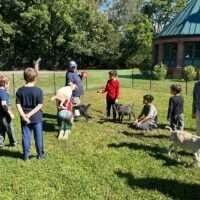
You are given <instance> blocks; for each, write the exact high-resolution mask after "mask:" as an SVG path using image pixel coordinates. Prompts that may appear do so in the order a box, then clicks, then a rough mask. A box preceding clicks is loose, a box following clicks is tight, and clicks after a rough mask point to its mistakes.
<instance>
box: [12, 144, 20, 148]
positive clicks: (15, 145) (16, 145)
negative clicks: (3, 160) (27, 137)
mask: <svg viewBox="0 0 200 200" xmlns="http://www.w3.org/2000/svg"><path fill="white" fill-rule="evenodd" d="M18 146H19V145H18V144H17V143H12V144H10V148H13V147H18Z"/></svg>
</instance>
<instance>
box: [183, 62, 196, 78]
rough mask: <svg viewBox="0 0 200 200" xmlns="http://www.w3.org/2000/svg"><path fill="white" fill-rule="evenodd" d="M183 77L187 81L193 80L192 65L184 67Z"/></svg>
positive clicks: (193, 69) (194, 72) (193, 68)
mask: <svg viewBox="0 0 200 200" xmlns="http://www.w3.org/2000/svg"><path fill="white" fill-rule="evenodd" d="M183 77H184V79H185V80H187V81H193V80H194V79H195V77H196V71H195V67H194V66H192V65H190V66H186V67H184V73H183Z"/></svg>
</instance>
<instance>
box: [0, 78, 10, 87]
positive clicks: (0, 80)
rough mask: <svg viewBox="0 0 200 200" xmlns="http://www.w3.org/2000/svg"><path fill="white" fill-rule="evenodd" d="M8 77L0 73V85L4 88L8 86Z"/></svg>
mask: <svg viewBox="0 0 200 200" xmlns="http://www.w3.org/2000/svg"><path fill="white" fill-rule="evenodd" d="M9 82H10V80H9V78H8V77H7V76H6V75H0V87H4V88H5V89H6V90H7V89H8V88H9Z"/></svg>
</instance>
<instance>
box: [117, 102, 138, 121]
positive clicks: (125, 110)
mask: <svg viewBox="0 0 200 200" xmlns="http://www.w3.org/2000/svg"><path fill="white" fill-rule="evenodd" d="M114 106H115V109H116V110H117V112H118V117H119V119H118V120H119V123H122V122H123V118H124V115H129V120H131V115H133V117H134V118H135V114H134V112H133V106H134V104H131V105H122V104H115V105H114Z"/></svg>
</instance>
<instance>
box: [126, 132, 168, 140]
mask: <svg viewBox="0 0 200 200" xmlns="http://www.w3.org/2000/svg"><path fill="white" fill-rule="evenodd" d="M122 134H124V135H125V136H127V137H136V138H142V137H144V138H156V139H164V138H167V139H168V138H169V136H166V135H158V134H156V135H155V134H154V135H152V132H149V133H147V134H144V132H139V133H138V132H136V133H130V132H128V131H123V132H122Z"/></svg>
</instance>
